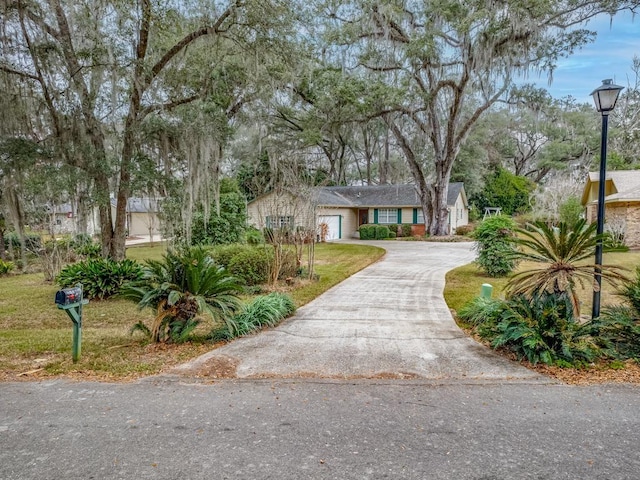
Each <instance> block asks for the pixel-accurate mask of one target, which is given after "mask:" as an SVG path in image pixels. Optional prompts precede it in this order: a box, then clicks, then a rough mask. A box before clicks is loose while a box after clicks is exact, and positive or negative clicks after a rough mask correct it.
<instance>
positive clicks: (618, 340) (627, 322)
mask: <svg viewBox="0 0 640 480" xmlns="http://www.w3.org/2000/svg"><path fill="white" fill-rule="evenodd" d="M585 328H588V329H589V332H590V334H591V336H592V337H593V338H595V340H596V342H597V343H598V345H599V346H600V347H601V348H602V350H603V351H604V353H605V354H606V355H607V356H608V357H609V358H614V359H618V360H627V359H635V360H640V315H638V312H637V310H635V309H634V308H633V307H631V306H629V305H615V306H607V307H604V308H603V309H602V311H601V312H600V316H599V317H598V318H595V319H593V320H591V321H590V322H588V323H587V324H586V325H585Z"/></svg>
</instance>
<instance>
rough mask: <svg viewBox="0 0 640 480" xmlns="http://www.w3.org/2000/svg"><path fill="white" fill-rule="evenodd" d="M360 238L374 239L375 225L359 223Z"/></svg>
mask: <svg viewBox="0 0 640 480" xmlns="http://www.w3.org/2000/svg"><path fill="white" fill-rule="evenodd" d="M358 231H359V232H360V240H375V238H376V225H360V228H359V229H358Z"/></svg>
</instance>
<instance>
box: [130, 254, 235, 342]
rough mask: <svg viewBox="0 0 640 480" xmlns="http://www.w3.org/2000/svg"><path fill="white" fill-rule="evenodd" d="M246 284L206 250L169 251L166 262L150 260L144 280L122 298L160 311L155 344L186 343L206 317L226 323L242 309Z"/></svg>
mask: <svg viewBox="0 0 640 480" xmlns="http://www.w3.org/2000/svg"><path fill="white" fill-rule="evenodd" d="M241 291H242V285H241V284H240V283H239V282H238V280H237V279H236V278H235V277H233V276H232V275H231V274H230V273H229V272H228V271H227V270H225V269H224V268H222V267H220V266H218V265H217V264H216V263H215V262H214V260H213V259H212V258H211V257H210V256H209V255H208V254H207V253H206V251H205V250H204V249H202V248H194V249H191V250H188V251H186V252H184V253H181V254H180V253H176V252H168V253H167V254H166V255H164V257H163V260H162V261H157V260H147V261H146V262H145V268H144V275H143V278H142V280H139V281H137V282H132V283H130V284H129V285H128V286H127V287H125V288H124V290H123V293H122V296H124V297H125V298H127V299H129V300H133V301H135V302H137V303H138V308H140V309H143V308H146V307H149V308H153V309H154V310H155V312H156V317H155V319H154V322H153V325H152V327H151V329H147V328H146V327H144V326H143V325H138V328H139V329H141V330H146V331H148V333H149V334H150V336H151V339H152V341H154V342H159V341H162V340H167V339H172V340H174V341H179V340H184V338H185V337H186V335H187V334H188V333H189V332H190V331H191V330H193V328H195V326H196V325H197V322H198V319H197V317H198V316H200V315H202V314H206V315H209V316H210V317H211V318H213V319H216V320H221V321H223V322H225V323H228V322H231V321H232V320H231V318H232V315H233V314H234V313H235V312H236V311H237V310H238V308H239V306H240V301H239V298H238V295H239V294H240V293H241Z"/></svg>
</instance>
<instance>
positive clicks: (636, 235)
mask: <svg viewBox="0 0 640 480" xmlns="http://www.w3.org/2000/svg"><path fill="white" fill-rule="evenodd" d="M622 209H624V215H625V234H624V243H625V245H626V246H627V247H629V248H638V247H640V206H639V205H628V206H627V205H625V206H624V207H620V210H622Z"/></svg>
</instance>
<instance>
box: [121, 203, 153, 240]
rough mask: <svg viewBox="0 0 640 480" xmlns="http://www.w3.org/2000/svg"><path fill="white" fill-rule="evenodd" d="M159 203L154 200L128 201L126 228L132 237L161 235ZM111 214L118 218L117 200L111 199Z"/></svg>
mask: <svg viewBox="0 0 640 480" xmlns="http://www.w3.org/2000/svg"><path fill="white" fill-rule="evenodd" d="M159 211H160V208H159V201H158V200H157V199H154V198H135V197H132V198H130V199H129V200H128V201H127V220H126V228H127V232H128V235H129V236H130V237H135V236H137V235H159V234H160V218H159V216H158V212H159ZM111 214H112V215H113V218H114V219H115V218H116V217H115V216H116V200H115V199H111Z"/></svg>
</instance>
